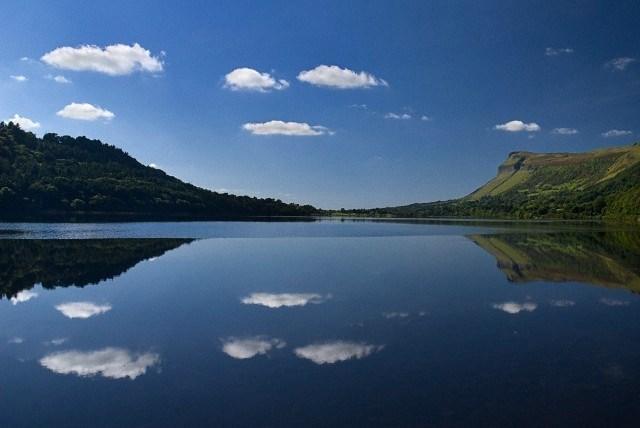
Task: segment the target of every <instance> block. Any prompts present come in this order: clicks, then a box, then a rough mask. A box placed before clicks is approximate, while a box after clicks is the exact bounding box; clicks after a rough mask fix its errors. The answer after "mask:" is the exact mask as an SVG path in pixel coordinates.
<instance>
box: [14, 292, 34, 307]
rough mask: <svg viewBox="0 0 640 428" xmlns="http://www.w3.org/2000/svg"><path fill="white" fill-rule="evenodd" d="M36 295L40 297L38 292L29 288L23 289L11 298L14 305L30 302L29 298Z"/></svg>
mask: <svg viewBox="0 0 640 428" xmlns="http://www.w3.org/2000/svg"><path fill="white" fill-rule="evenodd" d="M36 297H38V293H35V292H33V291H29V290H23V291H21V292H19V293H18V294H16V295H15V296H13V297H12V298H11V303H12V304H13V305H17V304H18V303H24V302H28V301H29V300H31V299H34V298H36Z"/></svg>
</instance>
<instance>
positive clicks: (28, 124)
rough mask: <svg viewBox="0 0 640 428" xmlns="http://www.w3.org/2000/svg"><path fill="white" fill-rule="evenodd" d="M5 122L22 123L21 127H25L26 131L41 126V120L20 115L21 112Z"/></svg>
mask: <svg viewBox="0 0 640 428" xmlns="http://www.w3.org/2000/svg"><path fill="white" fill-rule="evenodd" d="M5 122H6V123H9V122H13V123H14V124H16V125H20V128H22V129H24V130H25V131H30V130H32V129H38V128H40V122H36V121H34V120H31V119H29V118H28V117H23V116H20V115H19V114H14V115H13V117H10V118H9V119H5Z"/></svg>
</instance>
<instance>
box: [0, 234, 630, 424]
mask: <svg viewBox="0 0 640 428" xmlns="http://www.w3.org/2000/svg"><path fill="white" fill-rule="evenodd" d="M360 225H362V227H364V228H365V229H366V230H367V233H363V232H362V231H359V230H357V228H358V227H359V226H360ZM320 226H321V224H314V223H310V224H308V225H306V226H305V227H308V228H309V229H308V230H307V229H300V227H301V226H300V225H295V226H292V227H295V228H296V233H295V236H289V237H281V238H277V237H271V236H268V237H265V236H264V234H263V233H258V234H257V235H258V236H259V237H256V238H252V237H248V235H250V234H251V230H252V229H253V228H260V224H259V223H246V226H245V229H243V230H242V233H239V234H238V235H239V236H237V237H233V236H226V237H225V238H214V239H192V238H188V239H182V238H180V239H178V238H172V239H166V238H154V239H142V238H135V239H97V238H96V239H88V240H14V239H7V240H0V268H1V270H0V290H1V293H2V299H0V325H2V326H3V329H2V331H1V332H0V363H1V364H0V385H2V390H3V391H4V392H5V394H3V400H0V414H1V415H2V416H0V425H1V426H45V425H46V426H209V425H211V426H251V427H253V426H363V425H364V426H465V427H467V426H496V425H518V426H545V425H562V426H594V425H600V426H602V425H613V426H625V425H629V426H631V425H634V424H635V421H636V420H637V418H638V417H640V409H639V408H638V406H636V405H635V403H636V400H637V392H638V390H639V388H640V305H639V303H640V302H639V301H638V297H637V294H636V292H637V291H639V290H640V283H639V282H638V279H639V278H640V239H639V237H638V233H637V232H633V231H620V230H617V231H606V230H604V229H602V228H601V230H599V231H595V230H594V229H586V228H585V229H583V230H581V229H575V230H572V231H568V230H566V228H564V229H558V230H557V231H553V230H552V229H551V228H539V229H536V230H532V229H526V230H525V228H522V227H520V228H512V229H505V228H503V229H501V230H499V231H494V230H490V229H482V228H478V227H476V226H474V228H473V229H466V230H469V231H470V233H465V228H461V230H458V229H442V230H440V229H434V233H430V232H425V231H424V230H422V231H420V232H419V233H415V234H412V233H409V232H410V231H411V230H413V229H408V228H407V227H408V226H407V224H399V225H395V224H393V223H389V222H379V223H367V222H361V223H356V224H355V225H354V224H345V228H346V229H345V230H340V229H339V227H338V228H337V229H338V232H337V233H334V232H335V228H333V227H332V228H329V229H326V230H327V235H326V236H316V235H318V234H320V232H319V229H316V228H317V227H320ZM396 226H397V227H398V228H399V229H396ZM418 226H419V225H418ZM86 227H87V228H88V226H86ZM144 227H145V230H146V228H149V227H150V226H149V225H144ZM163 227H167V226H166V225H165V226H163ZM180 227H182V228H185V227H186V226H185V225H181V226H180ZM198 227H199V228H201V227H203V226H202V225H199V226H198ZM215 227H218V226H215ZM233 227H234V228H238V227H239V226H238V225H234V226H233ZM278 227H280V228H286V224H280V225H279V226H278ZM412 227H413V226H412ZM428 227H429V228H437V227H438V226H433V225H429V226H428ZM442 227H445V226H442ZM234 230H235V229H234ZM427 230H430V229H427ZM207 233H210V234H216V233H218V232H216V231H212V232H207ZM322 233H324V232H322ZM219 234H222V235H224V234H226V232H224V231H222V232H219ZM194 238H199V236H197V234H194ZM496 265H497V266H496ZM593 285H596V286H597V287H594V286H593ZM78 409H82V410H81V411H80V410H78Z"/></svg>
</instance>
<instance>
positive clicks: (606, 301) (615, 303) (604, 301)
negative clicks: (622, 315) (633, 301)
mask: <svg viewBox="0 0 640 428" xmlns="http://www.w3.org/2000/svg"><path fill="white" fill-rule="evenodd" d="M600 303H602V304H603V305H607V306H629V302H628V301H626V300H618V299H609V298H606V297H603V298H602V299H600Z"/></svg>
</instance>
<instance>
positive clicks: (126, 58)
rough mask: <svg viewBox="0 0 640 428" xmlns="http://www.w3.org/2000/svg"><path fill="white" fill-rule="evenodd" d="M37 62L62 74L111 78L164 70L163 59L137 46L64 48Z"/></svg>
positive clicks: (117, 45)
mask: <svg viewBox="0 0 640 428" xmlns="http://www.w3.org/2000/svg"><path fill="white" fill-rule="evenodd" d="M40 59H41V60H42V61H43V62H44V63H45V64H48V65H50V66H52V67H56V68H59V69H62V70H72V71H95V72H99V73H104V74H108V75H110V76H122V75H126V74H131V73H133V72H135V71H145V72H150V73H159V72H161V71H162V70H163V62H162V59H161V58H160V57H158V56H153V55H152V54H151V52H150V51H149V50H147V49H145V48H143V47H142V46H140V45H139V44H137V43H134V44H133V45H131V46H129V45H124V44H115V45H110V46H106V47H104V48H101V47H99V46H95V45H82V46H78V47H70V46H64V47H60V48H57V49H54V50H52V51H51V52H48V53H46V54H44V55H43V56H42V57H41V58H40Z"/></svg>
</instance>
